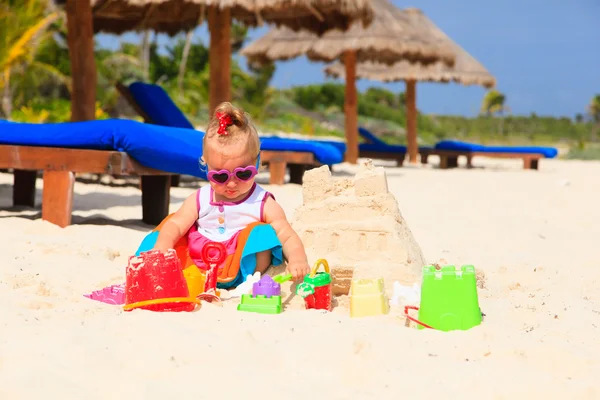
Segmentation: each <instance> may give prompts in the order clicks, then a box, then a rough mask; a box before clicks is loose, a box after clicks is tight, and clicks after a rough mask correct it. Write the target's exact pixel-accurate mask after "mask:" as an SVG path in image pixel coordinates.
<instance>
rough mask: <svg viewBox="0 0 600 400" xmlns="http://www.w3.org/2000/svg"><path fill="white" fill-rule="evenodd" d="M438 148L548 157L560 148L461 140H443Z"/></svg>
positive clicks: (437, 145)
mask: <svg viewBox="0 0 600 400" xmlns="http://www.w3.org/2000/svg"><path fill="white" fill-rule="evenodd" d="M435 148H436V149H438V150H451V151H470V152H477V153H515V154H541V155H543V156H544V157H546V158H554V157H556V156H557V155H558V150H557V149H555V148H554V147H542V146H485V145H482V144H477V143H469V142H462V141H459V140H442V141H440V142H438V143H437V144H436V145H435Z"/></svg>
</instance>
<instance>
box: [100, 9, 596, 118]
mask: <svg viewBox="0 0 600 400" xmlns="http://www.w3.org/2000/svg"><path fill="white" fill-rule="evenodd" d="M392 2H393V3H394V4H395V5H396V6H398V7H400V8H406V7H418V8H420V9H421V10H423V12H424V13H425V14H426V15H427V16H428V17H429V18H430V19H431V20H432V21H433V22H434V23H435V24H436V25H437V26H439V27H440V28H441V29H442V30H443V31H444V32H445V33H446V34H447V35H448V36H449V37H450V38H451V39H452V40H454V41H455V42H456V43H458V44H459V45H460V46H462V47H463V48H464V49H465V50H467V51H468V52H469V53H471V55H473V56H474V57H475V58H476V59H478V60H479V61H480V62H481V63H482V64H483V65H484V66H485V67H486V68H487V69H488V70H489V71H490V72H491V73H492V74H493V75H494V76H495V77H496V79H497V82H498V85H497V88H498V90H500V91H501V92H503V93H504V94H505V95H506V97H507V105H508V106H509V107H510V109H511V111H512V113H513V114H520V115H523V114H525V115H528V114H530V113H531V112H535V113H537V114H538V115H554V116H567V117H570V118H573V117H574V116H575V114H576V113H583V112H585V107H586V105H587V104H588V103H589V101H590V99H591V98H592V96H593V95H595V94H598V93H600V1H598V0H570V1H567V0H503V1H498V2H491V1H481V0H459V1H445V0H419V1H415V0H413V1H412V2H408V1H404V0H392ZM269 28H270V27H269V26H266V27H262V28H258V29H253V30H251V31H250V33H249V36H250V40H254V39H256V38H259V37H260V36H262V35H264V34H265V33H266V32H267V31H268V29H269ZM161 36H163V35H161ZM195 36H196V40H202V41H203V42H204V43H208V33H207V29H206V26H205V25H204V26H200V27H199V28H198V29H197V30H196V33H195ZM97 39H98V42H99V44H100V45H101V46H106V47H113V46H114V45H116V41H115V36H112V35H98V36H97ZM121 40H127V41H138V40H139V36H138V35H135V34H126V35H124V36H123V37H122V38H121ZM166 41H167V37H166V36H164V37H159V44H163V45H164V43H165V42H166ZM324 66H325V64H323V63H313V62H311V61H309V60H307V59H306V58H305V57H301V58H297V59H294V60H290V61H285V62H278V63H277V70H276V72H275V75H274V77H273V81H272V84H273V85H274V86H276V87H280V88H284V87H290V86H293V85H304V84H310V83H320V82H324V81H326V80H330V81H332V79H327V78H326V77H325V74H324V73H323V67H324ZM371 86H378V87H385V88H388V89H389V90H392V91H395V92H398V91H403V90H404V83H403V82H399V83H389V84H384V83H380V82H375V81H367V80H361V81H359V82H358V88H359V90H364V89H366V88H368V87H371ZM484 93H485V90H484V89H483V88H480V87H473V86H470V87H465V86H461V85H458V84H453V83H450V84H439V83H438V84H436V83H419V84H418V85H417V107H418V108H419V109H420V110H421V111H423V112H425V113H435V114H446V115H447V114H454V115H465V116H472V115H476V114H477V112H478V110H479V106H480V104H481V99H482V98H483V95H484Z"/></svg>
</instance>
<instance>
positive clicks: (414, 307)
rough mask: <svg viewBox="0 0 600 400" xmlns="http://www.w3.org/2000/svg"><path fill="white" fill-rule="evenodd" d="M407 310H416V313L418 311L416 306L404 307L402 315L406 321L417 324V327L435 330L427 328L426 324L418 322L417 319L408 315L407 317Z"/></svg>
mask: <svg viewBox="0 0 600 400" xmlns="http://www.w3.org/2000/svg"><path fill="white" fill-rule="evenodd" d="M408 310H417V311H418V310H419V307H417V306H405V307H404V315H405V316H406V318H407V319H408V320H410V321H412V322H414V323H417V324H419V325H421V326H424V327H425V328H429V329H435V328H434V327H432V326H429V325H427V324H426V323H424V322H421V321H419V320H418V319H416V318H414V317H411V316H410V315H408Z"/></svg>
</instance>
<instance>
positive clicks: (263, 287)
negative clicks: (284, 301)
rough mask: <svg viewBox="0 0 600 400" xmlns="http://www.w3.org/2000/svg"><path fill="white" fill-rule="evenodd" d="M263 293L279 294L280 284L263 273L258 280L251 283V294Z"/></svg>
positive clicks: (268, 294) (269, 295) (269, 294)
mask: <svg viewBox="0 0 600 400" xmlns="http://www.w3.org/2000/svg"><path fill="white" fill-rule="evenodd" d="M259 294H263V295H265V296H267V297H271V296H281V285H280V284H279V283H277V282H275V281H274V280H273V278H271V277H270V276H269V275H264V276H263V277H262V278H260V281H258V282H256V283H254V284H253V285H252V295H253V296H258V295H259Z"/></svg>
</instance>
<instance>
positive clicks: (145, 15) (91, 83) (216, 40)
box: [55, 0, 373, 120]
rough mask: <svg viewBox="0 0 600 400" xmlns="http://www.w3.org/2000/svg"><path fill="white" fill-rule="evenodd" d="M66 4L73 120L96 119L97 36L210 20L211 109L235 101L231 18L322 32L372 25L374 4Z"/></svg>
mask: <svg viewBox="0 0 600 400" xmlns="http://www.w3.org/2000/svg"><path fill="white" fill-rule="evenodd" d="M55 2H56V3H58V4H65V3H66V4H65V8H66V12H67V26H68V41H69V49H70V57H71V67H72V76H73V91H72V94H73V98H72V103H73V104H72V119H73V120H85V119H93V117H94V104H95V96H96V89H95V86H96V67H95V65H94V54H93V33H96V32H109V33H117V34H119V33H123V32H125V31H129V30H137V31H142V30H154V31H156V32H161V33H163V32H164V33H167V34H170V35H173V34H175V33H177V32H179V31H183V30H189V29H192V28H194V27H195V26H197V25H198V24H199V23H200V22H201V21H202V20H203V19H204V17H205V16H206V17H207V19H208V28H209V32H210V50H209V51H210V53H209V57H210V59H209V65H210V109H211V110H213V109H214V108H215V107H216V105H217V104H218V103H220V102H221V101H226V100H230V90H231V88H230V87H231V76H230V75H231V73H230V69H231V40H230V35H231V20H232V18H234V19H236V20H238V21H240V22H242V23H243V24H246V25H248V26H256V25H260V24H262V23H263V22H270V23H274V24H276V25H278V26H288V27H290V28H292V29H308V30H310V31H312V32H316V33H317V34H322V33H323V32H325V31H327V30H328V29H333V28H339V29H348V27H349V26H350V25H351V24H352V23H353V22H355V21H361V23H363V24H369V23H370V22H371V20H372V18H373V10H372V8H371V2H370V1H369V0H55Z"/></svg>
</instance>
